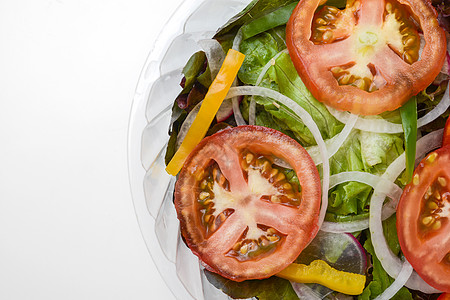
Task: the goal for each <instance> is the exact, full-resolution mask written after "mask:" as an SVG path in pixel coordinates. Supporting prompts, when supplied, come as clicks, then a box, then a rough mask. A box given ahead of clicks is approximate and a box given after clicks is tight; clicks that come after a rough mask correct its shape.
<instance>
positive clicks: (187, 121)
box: [176, 100, 203, 149]
mask: <svg viewBox="0 0 450 300" xmlns="http://www.w3.org/2000/svg"><path fill="white" fill-rule="evenodd" d="M202 103H203V100H202V101H200V102H199V103H197V105H196V106H195V107H194V108H193V109H192V110H191V111H190V112H189V114H188V115H187V117H186V119H184V122H183V124H181V127H180V131H179V132H178V135H177V145H176V148H177V149H178V148H180V146H181V143H182V142H183V140H184V138H185V137H186V134H187V133H188V131H189V129H190V128H191V125H192V123H193V122H194V120H195V117H197V114H198V111H199V110H200V106H202Z"/></svg>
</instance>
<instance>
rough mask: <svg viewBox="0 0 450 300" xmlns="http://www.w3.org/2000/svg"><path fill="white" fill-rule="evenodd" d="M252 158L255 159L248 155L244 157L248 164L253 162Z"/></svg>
mask: <svg viewBox="0 0 450 300" xmlns="http://www.w3.org/2000/svg"><path fill="white" fill-rule="evenodd" d="M254 158H255V157H254V156H253V154H251V153H249V154H247V155H246V156H245V161H246V162H247V163H248V164H250V163H251V162H252V161H253V159H254Z"/></svg>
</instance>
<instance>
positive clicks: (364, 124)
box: [327, 82, 450, 133]
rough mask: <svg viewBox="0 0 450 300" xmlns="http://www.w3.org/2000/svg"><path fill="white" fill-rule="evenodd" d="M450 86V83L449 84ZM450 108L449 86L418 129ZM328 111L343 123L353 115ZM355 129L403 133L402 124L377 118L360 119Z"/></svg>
mask: <svg viewBox="0 0 450 300" xmlns="http://www.w3.org/2000/svg"><path fill="white" fill-rule="evenodd" d="M449 84H450V82H449ZM449 106H450V97H449V85H447V89H446V91H445V94H444V97H443V98H442V100H441V101H440V102H439V103H438V104H437V105H436V106H435V107H434V108H433V109H432V110H431V111H429V112H428V113H427V114H426V115H425V116H423V117H421V118H419V119H418V120H417V127H418V128H420V127H422V126H425V125H427V124H428V123H430V122H432V121H434V120H436V119H437V118H438V117H439V116H440V115H442V114H443V113H444V112H445V111H446V110H447V109H448V108H449ZM327 109H328V111H329V112H330V114H332V115H333V116H334V117H335V118H336V119H337V120H338V121H340V122H341V123H347V122H348V121H349V119H350V117H351V115H352V114H351V113H349V112H346V111H339V110H337V109H335V108H333V107H330V106H327ZM355 128H356V129H359V130H363V131H370V132H376V133H401V132H403V127H402V124H396V123H392V122H388V121H386V120H384V119H381V118H375V117H359V118H358V121H356V124H355Z"/></svg>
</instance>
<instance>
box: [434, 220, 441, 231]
mask: <svg viewBox="0 0 450 300" xmlns="http://www.w3.org/2000/svg"><path fill="white" fill-rule="evenodd" d="M432 228H433V230H438V229H440V228H441V221H439V220H438V221H436V222H434V224H433V227H432Z"/></svg>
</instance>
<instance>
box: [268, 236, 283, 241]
mask: <svg viewBox="0 0 450 300" xmlns="http://www.w3.org/2000/svg"><path fill="white" fill-rule="evenodd" d="M267 239H268V240H269V241H271V242H272V243H274V242H278V241H279V240H280V237H279V236H278V235H271V236H268V237H267Z"/></svg>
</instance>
